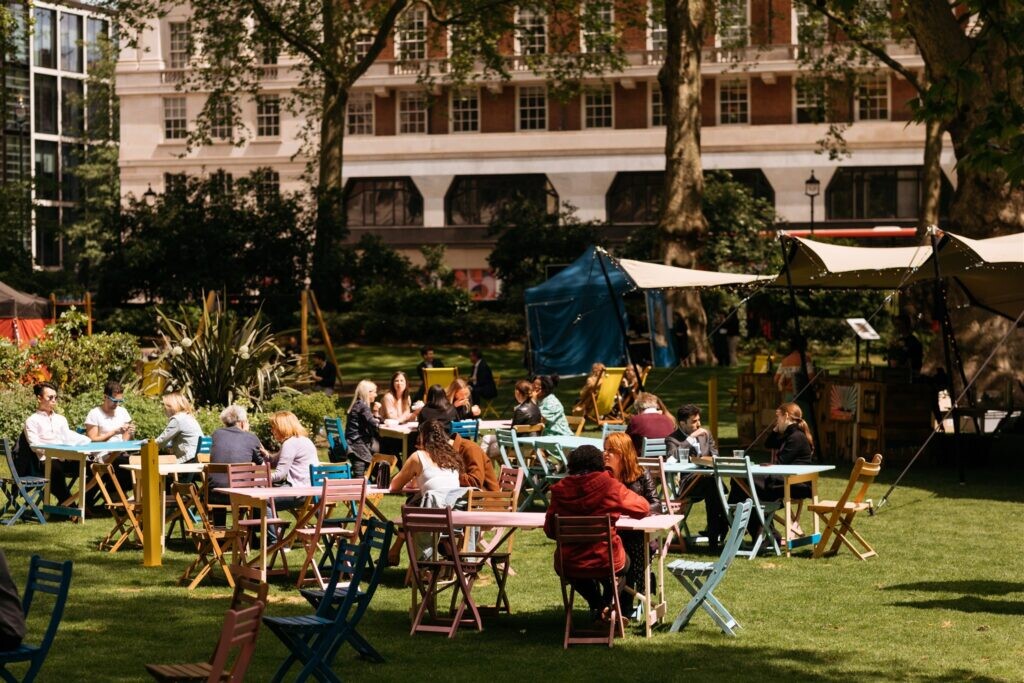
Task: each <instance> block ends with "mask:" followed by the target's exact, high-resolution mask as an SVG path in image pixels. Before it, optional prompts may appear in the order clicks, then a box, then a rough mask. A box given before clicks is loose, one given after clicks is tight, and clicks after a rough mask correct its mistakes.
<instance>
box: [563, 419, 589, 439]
mask: <svg viewBox="0 0 1024 683" xmlns="http://www.w3.org/2000/svg"><path fill="white" fill-rule="evenodd" d="M565 421H566V422H568V423H569V429H571V430H572V433H573V434H575V435H576V436H579V435H580V434H582V433H583V428H584V427H585V426H586V424H587V418H585V417H583V416H581V415H566V416H565Z"/></svg>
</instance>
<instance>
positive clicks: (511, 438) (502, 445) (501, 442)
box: [494, 429, 523, 467]
mask: <svg viewBox="0 0 1024 683" xmlns="http://www.w3.org/2000/svg"><path fill="white" fill-rule="evenodd" d="M494 435H495V437H496V438H497V439H498V452H499V453H500V454H501V464H502V465H504V466H505V467H518V466H519V465H518V463H519V461H520V460H521V459H522V457H523V455H522V452H521V451H520V448H519V437H518V436H517V435H516V430H514V429H497V430H495V432H494ZM509 451H511V452H512V454H513V455H514V456H515V457H514V458H512V457H509Z"/></svg>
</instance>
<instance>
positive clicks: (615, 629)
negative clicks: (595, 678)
mask: <svg viewBox="0 0 1024 683" xmlns="http://www.w3.org/2000/svg"><path fill="white" fill-rule="evenodd" d="M614 533H615V531H614V528H613V526H612V519H611V517H610V516H609V515H603V516H597V515H595V516H588V517H574V516H568V515H555V544H556V549H555V553H556V554H555V557H556V558H559V560H560V558H562V557H564V556H565V555H566V554H569V553H566V552H563V550H565V549H566V548H565V546H572V545H579V544H586V545H594V544H598V543H604V544H605V547H606V548H607V549H608V568H607V569H606V570H603V571H597V572H591V573H578V574H572V573H569V572H567V571H566V569H565V567H564V566H563V567H561V569H560V571H559V578H560V579H561V584H562V605H563V606H564V607H565V638H564V639H563V641H562V647H563V648H565V649H569V646H570V645H577V644H580V645H582V644H588V643H589V644H594V643H596V644H602V643H603V644H605V645H607V646H608V647H611V646H612V643H613V642H614V641H615V636H616V635H618V636H622V635H625V632H624V630H623V627H622V618H621V615H622V607H621V605H620V604H619V589H620V588H621V584H622V581H623V580H624V578H625V577H624V576H616V574H615V556H614V550H613V548H614V545H613V543H612V541H613V537H614ZM559 564H561V562H560V561H559ZM573 579H598V580H600V579H607V580H609V581H610V582H611V585H612V586H613V590H612V593H613V595H612V604H611V614H609V615H608V616H609V619H608V631H607V633H603V632H602V631H594V630H590V631H587V632H577V631H575V630H574V629H573V624H572V608H573V603H574V602H575V601H576V589H575V588H574V587H573V586H572V583H571V581H572V580H573Z"/></svg>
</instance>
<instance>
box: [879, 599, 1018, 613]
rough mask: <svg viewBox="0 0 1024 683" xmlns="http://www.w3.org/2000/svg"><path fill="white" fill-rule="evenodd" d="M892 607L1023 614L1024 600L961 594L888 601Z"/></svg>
mask: <svg viewBox="0 0 1024 683" xmlns="http://www.w3.org/2000/svg"><path fill="white" fill-rule="evenodd" d="M890 604H891V606H892V607H913V608H914V609H949V610H954V611H956V612H966V613H968V614H976V613H982V612H984V613H986V614H1005V615H1010V616H1015V615H1020V616H1024V601H1013V600H988V599H986V598H980V597H977V596H975V595H962V596H960V597H959V598H949V599H947V600H917V601H911V600H908V601H904V602H894V603H890Z"/></svg>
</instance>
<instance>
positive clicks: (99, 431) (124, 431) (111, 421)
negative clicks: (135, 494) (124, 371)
mask: <svg viewBox="0 0 1024 683" xmlns="http://www.w3.org/2000/svg"><path fill="white" fill-rule="evenodd" d="M123 403H124V387H122V386H121V383H120V382H117V381H115V380H110V381H109V382H107V383H106V385H105V386H104V387H103V403H101V404H100V405H98V406H96V407H95V408H93V409H92V410H90V411H89V414H88V415H86V416H85V435H86V436H87V437H89V440H90V441H93V442H96V441H104V442H106V441H109V442H111V445H112V446H114V447H115V448H113V450H114V458H113V460H111V458H110V457H108V453H107V452H106V451H104V452H103V453H97V454H96V456H95V457H96V459H97V460H100V461H103V462H114V464H115V469H114V471H115V472H116V473H117V480H118V482H120V484H121V488H122V489H123V490H125V491H128V490H130V489H131V488H132V475H131V472H129V471H128V470H125V469H122V468H121V467H118V465H123V464H127V463H128V454H127V453H123V452H121V453H118V452H117V450H116V442H117V441H124V440H125V439H131V438H132V436H134V434H135V425H134V424H133V423H132V416H131V415H130V414H129V413H128V411H127V410H125V408H124V406H123V405H122V404H123Z"/></svg>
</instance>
